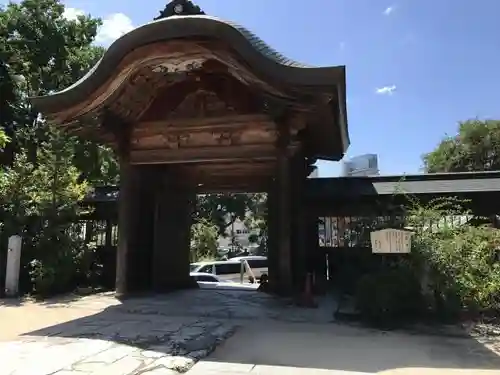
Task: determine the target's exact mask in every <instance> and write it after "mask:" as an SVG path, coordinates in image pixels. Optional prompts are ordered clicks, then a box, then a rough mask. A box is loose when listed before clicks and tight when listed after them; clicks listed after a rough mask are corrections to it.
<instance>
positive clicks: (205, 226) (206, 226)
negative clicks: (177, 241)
mask: <svg viewBox="0 0 500 375" xmlns="http://www.w3.org/2000/svg"><path fill="white" fill-rule="evenodd" d="M218 237H219V232H218V230H217V227H216V226H215V225H213V224H212V223H210V222H209V221H207V220H205V219H202V220H199V221H198V222H197V223H195V224H193V225H192V226H191V253H190V255H191V262H198V261H200V260H205V259H212V260H213V259H215V258H216V257H217V239H218Z"/></svg>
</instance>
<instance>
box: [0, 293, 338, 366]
mask: <svg viewBox="0 0 500 375" xmlns="http://www.w3.org/2000/svg"><path fill="white" fill-rule="evenodd" d="M326 305H328V304H326ZM323 306H325V304H323ZM1 308H5V309H11V310H12V309H19V314H22V311H23V310H22V309H23V306H18V307H12V306H10V307H9V306H4V307H1V305H0V309H1ZM45 308H46V309H62V310H64V309H82V310H85V311H92V312H94V314H93V315H89V316H86V317H81V318H78V319H75V320H71V321H69V322H65V323H61V324H56V325H53V326H50V327H46V328H42V329H39V330H36V331H31V332H24V333H23V336H21V337H19V338H18V339H17V340H13V341H12V340H11V341H7V342H3V343H1V342H0V364H1V366H2V367H1V372H0V374H1V375H4V374H5V375H21V374H22V375H28V374H29V375H49V374H57V375H65V374H70V373H72V374H77V375H87V374H101V373H102V374H110V375H113V374H120V375H121V374H123V375H129V374H130V375H132V374H134V375H136V374H168V373H177V372H186V371H187V370H188V369H190V368H191V367H192V366H193V365H194V363H196V361H198V360H199V359H201V358H204V357H206V356H207V355H208V354H209V353H210V352H212V351H213V349H214V348H215V347H216V346H217V345H218V344H220V343H221V342H223V341H224V340H225V339H226V338H228V337H230V336H231V335H233V334H234V332H236V330H237V329H238V328H239V327H240V326H241V325H244V324H245V322H248V321H287V322H305V321H312V322H318V323H327V322H328V321H331V320H332V315H331V311H333V306H330V307H328V306H327V308H326V309H317V310H307V309H300V308H296V307H294V306H291V305H288V304H286V303H284V302H283V301H279V300H277V299H275V298H272V297H270V296H267V295H263V294H261V293H255V292H248V291H227V290H225V291H217V290H190V291H182V292H178V293H173V294H169V295H161V296H157V297H156V298H153V297H149V298H136V299H129V300H125V301H124V302H122V303H121V302H119V301H118V300H116V299H114V298H113V297H112V296H110V295H100V296H90V297H85V298H81V299H77V300H74V301H71V300H70V301H64V300H63V301H51V302H49V303H46V304H45ZM1 320H2V311H1V310H0V321H1ZM0 324H2V323H0ZM3 324H5V321H4V323H3ZM0 328H1V325H0ZM0 336H1V329H0Z"/></svg>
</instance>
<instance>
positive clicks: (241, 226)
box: [217, 219, 258, 249]
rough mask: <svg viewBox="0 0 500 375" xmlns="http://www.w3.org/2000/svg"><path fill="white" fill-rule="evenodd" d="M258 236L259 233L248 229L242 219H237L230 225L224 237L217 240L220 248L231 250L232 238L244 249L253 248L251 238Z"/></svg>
mask: <svg viewBox="0 0 500 375" xmlns="http://www.w3.org/2000/svg"><path fill="white" fill-rule="evenodd" d="M252 234H258V231H256V230H251V229H249V228H247V226H246V225H245V223H244V222H243V221H241V220H240V219H236V220H235V221H234V223H233V224H232V225H228V226H227V228H226V231H225V235H224V236H220V237H219V239H218V240H217V242H218V245H219V248H223V249H229V248H231V246H232V237H233V236H234V242H236V243H238V244H239V245H240V246H241V247H243V248H248V247H252V244H251V243H250V240H249V238H250V236H251V235H252Z"/></svg>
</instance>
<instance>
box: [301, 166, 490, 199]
mask: <svg viewBox="0 0 500 375" xmlns="http://www.w3.org/2000/svg"><path fill="white" fill-rule="evenodd" d="M307 184H308V185H307V189H306V191H307V195H308V196H309V197H311V198H326V197H334V196H335V197H357V196H374V195H391V194H429V195H432V194H434V195H438V194H443V195H446V194H453V193H456V194H466V193H469V194H470V193H480V192H495V191H499V192H500V172H466V173H436V174H420V175H400V176H374V177H338V178H319V179H310V180H308V182H307Z"/></svg>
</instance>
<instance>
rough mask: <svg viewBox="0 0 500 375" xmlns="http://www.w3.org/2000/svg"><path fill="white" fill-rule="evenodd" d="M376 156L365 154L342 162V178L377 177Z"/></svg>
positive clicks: (378, 172)
mask: <svg viewBox="0 0 500 375" xmlns="http://www.w3.org/2000/svg"><path fill="white" fill-rule="evenodd" d="M379 174H380V171H379V169H378V156H377V155H376V154H365V155H360V156H355V157H353V158H351V159H348V160H343V161H342V177H351V176H352V177H354V176H378V175H379Z"/></svg>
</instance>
